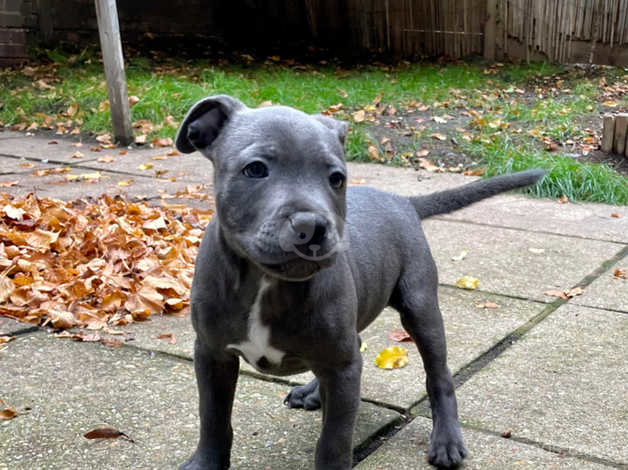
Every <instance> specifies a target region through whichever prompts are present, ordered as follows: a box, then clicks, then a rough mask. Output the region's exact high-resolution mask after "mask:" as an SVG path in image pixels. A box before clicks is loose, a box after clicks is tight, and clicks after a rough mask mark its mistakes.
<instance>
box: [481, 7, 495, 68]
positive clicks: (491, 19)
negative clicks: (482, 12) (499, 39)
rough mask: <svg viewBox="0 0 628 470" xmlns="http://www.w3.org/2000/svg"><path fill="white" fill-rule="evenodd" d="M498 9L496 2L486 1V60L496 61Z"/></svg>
mask: <svg viewBox="0 0 628 470" xmlns="http://www.w3.org/2000/svg"><path fill="white" fill-rule="evenodd" d="M496 14H497V8H496V5H495V0H486V23H485V24H484V59H485V60H495V41H496V38H495V30H496V23H495V20H496V16H497V15H496Z"/></svg>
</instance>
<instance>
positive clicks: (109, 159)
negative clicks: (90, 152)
mask: <svg viewBox="0 0 628 470" xmlns="http://www.w3.org/2000/svg"><path fill="white" fill-rule="evenodd" d="M115 161H116V159H115V157H112V156H111V155H103V156H102V157H98V162H100V163H112V162H115Z"/></svg>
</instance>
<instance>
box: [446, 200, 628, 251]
mask: <svg viewBox="0 0 628 470" xmlns="http://www.w3.org/2000/svg"><path fill="white" fill-rule="evenodd" d="M613 214H614V215H613ZM443 217H444V218H446V219H447V220H461V221H468V222H472V223H477V224H487V225H497V226H503V227H513V228H520V229H524V230H530V231H533V232H549V233H555V234H560V235H572V236H575V237H583V238H593V239H596V240H606V241H614V242H622V243H628V206H612V205H608V204H574V203H568V204H560V203H559V202H557V201H554V200H550V199H533V198H531V197H526V196H523V195H515V194H509V195H501V196H495V197H493V198H490V199H486V200H484V201H482V202H479V203H477V204H474V205H473V206H469V207H467V208H465V209H461V210H459V211H456V212H453V213H451V214H449V215H446V216H443Z"/></svg>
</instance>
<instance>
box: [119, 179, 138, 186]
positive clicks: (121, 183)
mask: <svg viewBox="0 0 628 470" xmlns="http://www.w3.org/2000/svg"><path fill="white" fill-rule="evenodd" d="M133 181H134V180H133V179H130V180H122V181H118V183H117V184H118V186H120V187H123V188H124V187H127V186H131V185H132V184H133Z"/></svg>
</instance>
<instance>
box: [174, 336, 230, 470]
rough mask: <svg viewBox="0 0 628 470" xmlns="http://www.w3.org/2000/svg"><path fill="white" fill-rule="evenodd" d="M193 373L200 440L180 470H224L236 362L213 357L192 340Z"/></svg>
mask: <svg viewBox="0 0 628 470" xmlns="http://www.w3.org/2000/svg"><path fill="white" fill-rule="evenodd" d="M194 370H195V372H196V382H197V384H198V394H199V415H200V418H201V432H200V434H201V437H200V440H199V443H198V448H197V449H196V452H194V454H193V455H192V456H191V457H190V459H189V460H188V461H187V462H185V463H184V464H183V465H182V466H181V467H180V470H225V469H227V468H229V465H230V459H229V457H230V454H231V442H232V441H233V429H232V428H231V410H232V408H233V397H234V394H235V388H236V382H237V380H238V371H239V360H238V358H237V357H236V356H226V357H222V358H220V359H217V358H215V357H213V356H212V355H211V354H209V352H208V351H207V350H206V349H205V348H204V347H203V345H202V344H200V342H199V340H198V339H197V340H196V343H195V345H194Z"/></svg>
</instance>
